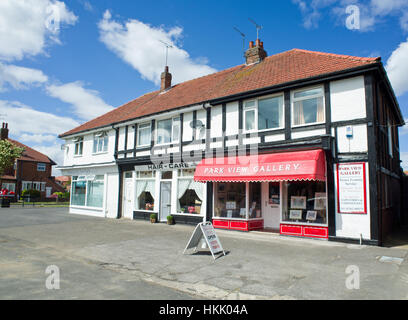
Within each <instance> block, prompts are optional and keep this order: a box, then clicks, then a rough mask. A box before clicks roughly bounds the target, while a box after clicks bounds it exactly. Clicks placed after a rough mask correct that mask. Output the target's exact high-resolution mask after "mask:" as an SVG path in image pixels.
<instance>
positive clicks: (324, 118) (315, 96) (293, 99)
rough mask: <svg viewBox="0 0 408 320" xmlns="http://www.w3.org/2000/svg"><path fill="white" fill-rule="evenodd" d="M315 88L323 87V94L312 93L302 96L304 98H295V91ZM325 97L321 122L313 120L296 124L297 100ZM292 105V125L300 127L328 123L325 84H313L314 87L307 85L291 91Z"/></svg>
mask: <svg viewBox="0 0 408 320" xmlns="http://www.w3.org/2000/svg"><path fill="white" fill-rule="evenodd" d="M313 89H321V91H322V93H321V94H315V95H311V96H307V97H302V98H295V93H297V92H301V91H309V90H313ZM320 97H322V98H323V121H321V122H313V123H304V124H296V125H295V124H294V120H295V117H294V116H293V115H294V112H293V110H294V107H295V102H297V101H302V100H308V99H313V98H320ZM290 105H291V109H290V112H291V126H292V128H299V127H307V126H313V125H316V124H324V123H326V101H325V95H324V86H322V85H319V86H313V87H307V88H301V89H297V90H293V91H292V92H291V93H290Z"/></svg>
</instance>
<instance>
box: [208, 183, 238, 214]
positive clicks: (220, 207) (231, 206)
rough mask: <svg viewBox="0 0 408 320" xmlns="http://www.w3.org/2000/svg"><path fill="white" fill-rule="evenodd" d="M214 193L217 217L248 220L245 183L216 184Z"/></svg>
mask: <svg viewBox="0 0 408 320" xmlns="http://www.w3.org/2000/svg"><path fill="white" fill-rule="evenodd" d="M214 191H215V192H214V215H215V217H224V218H241V219H246V184H245V183H216V184H215V188H214Z"/></svg>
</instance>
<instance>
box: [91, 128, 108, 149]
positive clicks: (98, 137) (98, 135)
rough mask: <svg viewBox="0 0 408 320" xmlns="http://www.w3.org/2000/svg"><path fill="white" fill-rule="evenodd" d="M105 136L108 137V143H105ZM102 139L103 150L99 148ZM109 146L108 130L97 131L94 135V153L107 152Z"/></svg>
mask: <svg viewBox="0 0 408 320" xmlns="http://www.w3.org/2000/svg"><path fill="white" fill-rule="evenodd" d="M105 138H106V144H105ZM101 139H102V150H98V146H99V140H101ZM95 142H96V148H95ZM108 147H109V135H108V133H107V132H106V131H103V132H98V133H95V134H94V136H93V148H92V153H93V154H101V153H107V152H108ZM105 149H106V150H105Z"/></svg>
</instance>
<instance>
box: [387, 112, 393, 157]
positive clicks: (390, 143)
mask: <svg viewBox="0 0 408 320" xmlns="http://www.w3.org/2000/svg"><path fill="white" fill-rule="evenodd" d="M387 135H388V154H389V155H390V157H391V158H392V157H393V156H394V155H393V153H394V152H393V136H392V125H391V122H390V120H388V121H387Z"/></svg>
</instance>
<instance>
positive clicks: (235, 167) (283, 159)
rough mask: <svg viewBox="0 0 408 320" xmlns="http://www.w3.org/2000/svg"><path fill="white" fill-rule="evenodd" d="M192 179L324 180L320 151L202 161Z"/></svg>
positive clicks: (323, 161) (323, 159)
mask: <svg viewBox="0 0 408 320" xmlns="http://www.w3.org/2000/svg"><path fill="white" fill-rule="evenodd" d="M194 180H195V181H200V182H207V181H225V182H227V181H230V182H247V181H302V180H304V181H307V180H318V181H325V180H326V162H325V157H324V151H323V150H320V149H319V150H309V151H297V152H283V153H272V154H260V155H250V156H238V157H222V158H210V159H203V160H202V161H201V162H200V163H199V164H198V166H197V168H196V170H195V174H194Z"/></svg>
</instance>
